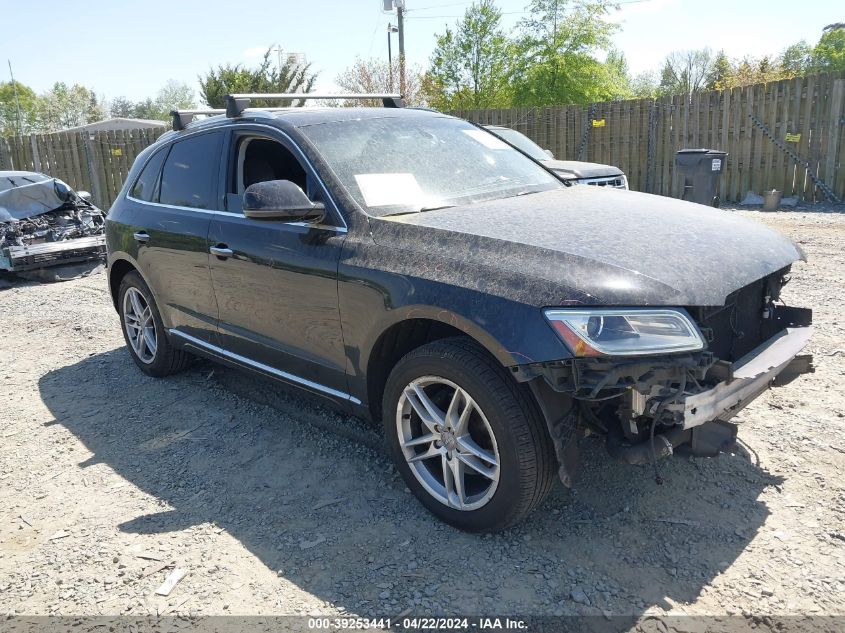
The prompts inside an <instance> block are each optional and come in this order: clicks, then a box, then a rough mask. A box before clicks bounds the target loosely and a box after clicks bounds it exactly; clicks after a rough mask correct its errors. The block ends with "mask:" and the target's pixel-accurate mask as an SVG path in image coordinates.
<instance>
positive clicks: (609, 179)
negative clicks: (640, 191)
mask: <svg viewBox="0 0 845 633" xmlns="http://www.w3.org/2000/svg"><path fill="white" fill-rule="evenodd" d="M578 184H579V185H593V186H594V187H616V188H617V189H625V177H624V176H602V177H601V178H579V179H578Z"/></svg>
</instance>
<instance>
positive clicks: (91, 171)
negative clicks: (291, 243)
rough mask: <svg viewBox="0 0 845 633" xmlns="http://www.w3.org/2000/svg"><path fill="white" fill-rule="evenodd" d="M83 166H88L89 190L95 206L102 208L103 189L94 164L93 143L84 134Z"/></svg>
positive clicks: (87, 135) (88, 135) (89, 137)
mask: <svg viewBox="0 0 845 633" xmlns="http://www.w3.org/2000/svg"><path fill="white" fill-rule="evenodd" d="M85 164H86V165H87V166H88V177H89V178H90V179H91V189H93V191H92V192H91V193H92V194H93V196H94V200H95V201H96V203H97V206H99V207H102V206H103V204H105V203H104V199H103V187H102V185H101V184H100V174H99V171H98V170H97V166H96V165H95V164H94V143H93V142H92V141H91V135H90V134H85Z"/></svg>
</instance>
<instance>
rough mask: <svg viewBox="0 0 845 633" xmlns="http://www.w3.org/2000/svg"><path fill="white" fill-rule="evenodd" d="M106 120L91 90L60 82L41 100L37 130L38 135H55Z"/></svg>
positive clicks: (39, 102)
mask: <svg viewBox="0 0 845 633" xmlns="http://www.w3.org/2000/svg"><path fill="white" fill-rule="evenodd" d="M104 118H105V110H104V109H103V107H102V106H101V105H100V103H99V100H98V99H97V95H96V94H94V92H93V91H92V90H89V89H88V88H86V87H85V86H80V85H79V84H74V85H73V86H68V85H67V84H66V83H64V82H61V81H60V82H57V83H55V84H53V87H52V88H51V89H50V90H48V91H47V92H45V93H44V94H43V95H41V96H40V97H39V98H38V104H37V114H36V125H35V127H36V128H37V130H38V131H39V132H54V131H56V130H64V129H66V128H69V127H77V126H79V125H85V124H86V123H93V122H94V121H101V120H103V119H104Z"/></svg>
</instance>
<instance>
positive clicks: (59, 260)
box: [0, 235, 106, 272]
mask: <svg viewBox="0 0 845 633" xmlns="http://www.w3.org/2000/svg"><path fill="white" fill-rule="evenodd" d="M105 254H106V236H105V235H91V236H88V237H78V238H75V239H72V240H63V241H61V242H46V243H43V244H33V245H31V246H7V247H5V248H1V249H0V270H6V271H10V272H17V271H21V270H31V269H33V268H44V267H45V266H56V265H59V264H70V263H73V262H81V261H86V260H89V259H101V258H104V257H105Z"/></svg>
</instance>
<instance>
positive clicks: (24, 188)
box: [0, 171, 75, 222]
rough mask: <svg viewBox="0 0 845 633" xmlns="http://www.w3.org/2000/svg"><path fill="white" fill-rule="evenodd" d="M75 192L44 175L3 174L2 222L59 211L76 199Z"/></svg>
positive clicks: (0, 185)
mask: <svg viewBox="0 0 845 633" xmlns="http://www.w3.org/2000/svg"><path fill="white" fill-rule="evenodd" d="M71 191H72V190H71V189H70V187H68V186H67V185H66V184H65V183H64V182H62V181H61V180H59V179H57V178H49V177H47V176H45V175H43V174H37V173H33V172H26V171H3V172H0V222H9V221H10V220H23V219H26V218H31V217H34V216H36V215H41V214H42V213H47V212H48V211H52V210H54V209H58V208H59V207H61V206H62V205H63V204H65V203H66V202H67V201H68V200H69V199H73V198H75V195H74V194H72V193H70V192H71ZM62 192H65V193H64V195H65V197H62V195H61V194H62Z"/></svg>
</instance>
